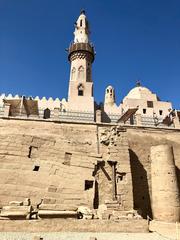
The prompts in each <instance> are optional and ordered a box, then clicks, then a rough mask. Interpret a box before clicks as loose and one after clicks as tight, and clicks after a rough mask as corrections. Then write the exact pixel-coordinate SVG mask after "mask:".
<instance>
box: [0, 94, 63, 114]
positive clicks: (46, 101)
mask: <svg viewBox="0 0 180 240" xmlns="http://www.w3.org/2000/svg"><path fill="white" fill-rule="evenodd" d="M23 97H24V98H25V99H27V100H33V101H37V103H38V108H39V109H41V110H44V109H46V108H48V109H49V110H53V109H54V108H59V109H60V110H66V109H67V101H66V99H65V98H63V99H62V100H60V99H59V98H55V99H53V98H52V97H49V98H46V97H39V96H36V97H26V96H21V95H17V94H16V95H12V94H4V93H3V94H1V95H0V106H1V107H2V106H4V100H21V99H22V98H23Z"/></svg>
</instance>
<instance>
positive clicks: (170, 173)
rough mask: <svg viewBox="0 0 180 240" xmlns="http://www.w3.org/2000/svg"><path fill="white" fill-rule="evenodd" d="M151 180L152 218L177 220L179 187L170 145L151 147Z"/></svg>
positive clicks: (179, 214) (179, 202)
mask: <svg viewBox="0 0 180 240" xmlns="http://www.w3.org/2000/svg"><path fill="white" fill-rule="evenodd" d="M151 181H152V211H153V218H154V220H159V221H165V222H179V220H180V201H179V189H178V183H177V176H176V168H175V162H174V154H173V149H172V147H171V146H168V145H158V146H152V147H151Z"/></svg>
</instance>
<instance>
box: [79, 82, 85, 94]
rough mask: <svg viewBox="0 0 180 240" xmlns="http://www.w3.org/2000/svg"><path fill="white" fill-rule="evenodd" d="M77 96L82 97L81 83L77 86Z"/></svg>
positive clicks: (82, 87)
mask: <svg viewBox="0 0 180 240" xmlns="http://www.w3.org/2000/svg"><path fill="white" fill-rule="evenodd" d="M78 96H84V86H83V84H82V83H80V84H79V85H78Z"/></svg>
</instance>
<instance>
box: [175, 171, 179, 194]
mask: <svg viewBox="0 0 180 240" xmlns="http://www.w3.org/2000/svg"><path fill="white" fill-rule="evenodd" d="M176 176H177V181H178V188H179V193H180V169H179V168H178V167H176Z"/></svg>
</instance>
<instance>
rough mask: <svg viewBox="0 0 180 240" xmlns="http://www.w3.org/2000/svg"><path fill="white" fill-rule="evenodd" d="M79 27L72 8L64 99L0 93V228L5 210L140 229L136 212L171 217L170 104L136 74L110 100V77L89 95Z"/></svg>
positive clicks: (175, 158)
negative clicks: (100, 92)
mask: <svg viewBox="0 0 180 240" xmlns="http://www.w3.org/2000/svg"><path fill="white" fill-rule="evenodd" d="M89 34H90V30H89V24H88V20H87V18H86V15H85V11H81V13H80V16H79V17H78V19H77V21H76V23H75V31H74V41H73V43H71V44H70V46H69V48H68V49H67V51H68V60H69V62H70V78H69V90H68V98H67V100H66V99H62V100H60V99H59V98H56V99H52V98H49V99H46V98H45V97H43V98H39V97H26V96H18V95H16V96H12V95H11V94H9V95H5V94H1V95H0V164H1V168H0V175H1V178H0V221H1V220H2V221H1V223H2V224H0V230H1V227H3V229H7V227H8V226H11V225H8V224H10V222H6V220H7V219H8V220H11V219H13V220H14V219H15V220H17V219H24V220H25V219H29V220H31V219H44V218H46V219H49V218H50V219H52V218H56V219H57V218H63V217H64V218H66V219H67V218H68V217H78V218H83V219H86V220H87V219H96V220H97V219H99V221H101V220H110V221H114V220H115V221H121V224H122V222H123V221H124V220H126V224H127V223H128V221H131V227H132V229H133V227H134V229H135V228H136V227H137V228H138V229H140V228H141V231H143V230H144V229H145V228H146V226H145V225H144V224H147V221H146V220H144V219H151V220H152V221H159V222H168V223H175V222H179V221H180V197H179V192H180V111H179V110H176V109H173V107H172V104H171V102H165V101H161V100H160V99H159V97H158V96H157V95H156V94H155V93H153V92H151V90H149V89H148V88H146V87H144V86H141V84H140V83H139V82H138V83H137V86H136V87H134V88H133V89H131V90H130V92H129V93H128V94H127V95H126V96H125V97H124V99H122V101H121V103H120V105H117V104H116V101H115V89H114V88H113V87H112V86H108V87H107V88H106V89H105V96H104V103H103V104H97V103H96V101H95V99H94V96H93V78H92V64H93V62H94V59H95V51H94V46H93V45H92V43H91V42H90V40H89ZM3 221H4V222H3ZM132 221H134V222H133V223H132ZM143 221H145V222H143ZM3 223H6V224H3ZM118 223H119V222H116V223H115V222H114V223H113V224H115V225H116V224H118ZM13 224H16V222H14V223H13ZM23 224H25V225H23ZM23 224H22V227H23V226H26V223H24V222H23ZM38 224H41V223H40V222H39V223H38ZM38 224H37V225H36V226H34V225H33V222H32V225H31V226H34V227H37V226H38V229H39V227H40V225H38ZM74 224H76V223H75V222H74ZM84 224H85V225H86V231H88V227H90V225H89V224H93V221H91V222H90V223H89V222H88V223H84ZM103 224H106V223H103ZM107 224H108V223H107ZM113 224H111V225H107V226H108V229H109V231H114V230H113V226H114V225H113ZM124 224H125V223H124ZM82 225H83V224H80V225H78V228H76V230H77V229H80V228H81V227H82ZM46 226H47V229H46V231H48V230H49V229H50V228H51V227H52V226H51V227H50V225H46ZM158 226H159V225H158ZM168 226H169V227H168V228H169V229H170V228H171V225H168ZM100 227H101V224H100V225H99V228H100ZM127 228H128V227H127V225H126V230H127ZM166 228H167V227H166ZM172 229H174V225H173V226H172ZM10 230H11V228H8V231H10ZM135 230H136V231H137V229H135ZM50 231H52V229H51V230H50ZM99 231H101V230H99ZM138 231H139V230H138Z"/></svg>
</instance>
